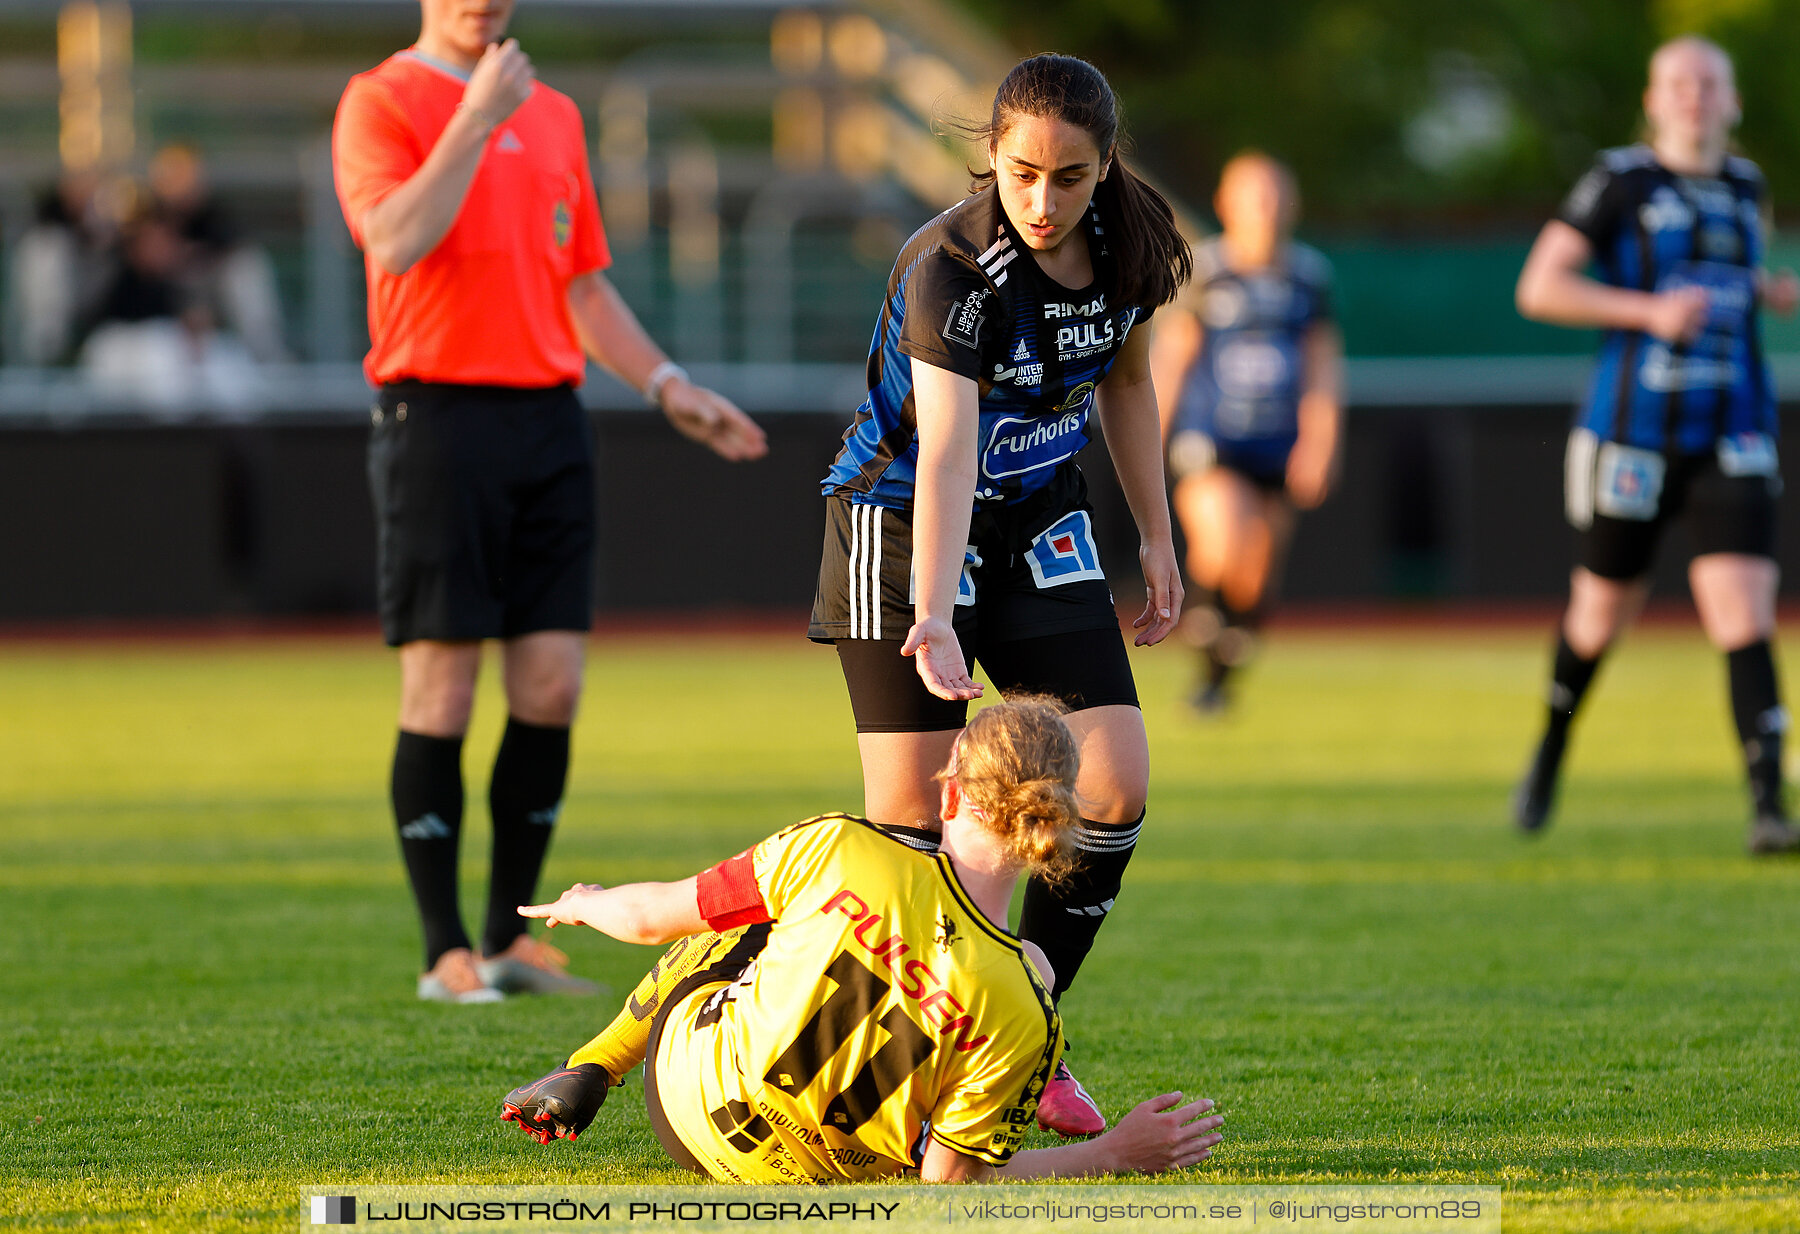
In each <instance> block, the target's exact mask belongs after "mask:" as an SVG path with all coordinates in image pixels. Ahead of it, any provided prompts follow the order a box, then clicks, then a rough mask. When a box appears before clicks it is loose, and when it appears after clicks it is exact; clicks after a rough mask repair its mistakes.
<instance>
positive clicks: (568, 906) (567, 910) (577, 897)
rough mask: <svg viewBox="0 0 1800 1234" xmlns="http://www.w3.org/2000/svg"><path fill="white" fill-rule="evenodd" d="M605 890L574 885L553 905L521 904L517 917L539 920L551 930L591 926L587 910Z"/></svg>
mask: <svg viewBox="0 0 1800 1234" xmlns="http://www.w3.org/2000/svg"><path fill="white" fill-rule="evenodd" d="M605 890H606V888H605V887H602V886H601V885H600V884H599V883H576V884H575V885H574V886H573V887H571V888H569V889H568V890H567V891H565V892H563V893H562V894H561V895H560V896H558V897H557V898H556V902H555V903H553V904H521V905H520V906H519V916H521V917H538V918H541V919H542V920H543V921H544V923H545V924H546V925H548V926H549V927H550V928H551V929H553V930H554V929H555V928H556V927H557V926H559V925H592V924H593V922H592V920H591V919H590V913H589V910H590V909H592V908H593V907H594V901H595V897H597V896H598V895H599V894H600V893H601V892H603V891H605ZM596 928H598V927H596Z"/></svg>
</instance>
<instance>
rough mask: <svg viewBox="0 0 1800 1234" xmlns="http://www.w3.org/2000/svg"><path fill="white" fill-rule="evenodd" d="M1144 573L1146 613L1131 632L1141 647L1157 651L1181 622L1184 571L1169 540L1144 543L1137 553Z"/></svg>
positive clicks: (1139, 615)
mask: <svg viewBox="0 0 1800 1234" xmlns="http://www.w3.org/2000/svg"><path fill="white" fill-rule="evenodd" d="M1138 564H1139V565H1140V566H1142V567H1143V570H1144V611H1143V612H1142V613H1140V614H1138V618H1137V620H1136V621H1134V622H1132V623H1131V628H1132V629H1134V630H1136V631H1137V632H1138V634H1137V638H1135V639H1133V640H1132V641H1133V642H1134V643H1136V644H1137V646H1139V647H1154V646H1156V644H1158V643H1160V642H1162V641H1163V640H1164V639H1165V638H1167V637H1169V631H1171V630H1173V629H1174V628H1175V623H1176V622H1178V621H1180V620H1181V600H1182V590H1181V567H1180V566H1178V565H1177V564H1176V563H1175V546H1174V544H1172V543H1171V542H1170V541H1168V540H1167V539H1164V540H1158V541H1154V542H1152V541H1145V542H1144V544H1143V545H1142V546H1141V547H1140V548H1139V549H1138Z"/></svg>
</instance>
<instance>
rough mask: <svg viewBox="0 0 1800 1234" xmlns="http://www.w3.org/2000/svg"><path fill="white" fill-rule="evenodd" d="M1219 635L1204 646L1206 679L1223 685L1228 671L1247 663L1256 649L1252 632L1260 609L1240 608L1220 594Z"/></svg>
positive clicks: (1228, 673) (1256, 626)
mask: <svg viewBox="0 0 1800 1234" xmlns="http://www.w3.org/2000/svg"><path fill="white" fill-rule="evenodd" d="M1215 603H1216V605H1217V608H1218V613H1219V622H1220V624H1219V634H1218V637H1217V638H1215V639H1213V641H1212V642H1210V643H1208V644H1207V645H1206V665H1207V668H1206V679H1207V681H1208V682H1209V683H1210V684H1212V685H1223V684H1224V682H1225V678H1227V677H1228V676H1230V675H1231V670H1232V669H1234V668H1239V667H1241V666H1243V665H1244V664H1245V663H1247V662H1248V661H1249V659H1250V656H1251V654H1252V653H1253V652H1254V650H1255V647H1256V631H1257V628H1258V627H1259V626H1261V625H1262V616H1263V614H1262V606H1261V605H1260V604H1258V605H1256V606H1255V607H1252V608H1248V609H1242V608H1238V607H1237V606H1236V605H1234V604H1232V603H1231V601H1229V600H1227V599H1225V597H1224V596H1223V595H1220V596H1219V597H1218V599H1217V601H1216V602H1215Z"/></svg>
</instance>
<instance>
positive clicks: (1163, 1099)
mask: <svg viewBox="0 0 1800 1234" xmlns="http://www.w3.org/2000/svg"><path fill="white" fill-rule="evenodd" d="M1212 1108H1213V1103H1212V1102H1211V1101H1210V1100H1208V1099H1207V1098H1205V1097H1202V1098H1200V1099H1199V1100H1198V1101H1190V1102H1189V1103H1188V1104H1186V1105H1182V1104H1181V1094H1180V1093H1163V1094H1162V1095H1161V1096H1159V1097H1152V1098H1150V1099H1149V1100H1148V1101H1141V1102H1139V1103H1138V1105H1137V1108H1136V1109H1134V1110H1132V1111H1131V1113H1129V1114H1127V1115H1126V1116H1125V1117H1124V1118H1121V1119H1120V1120H1119V1122H1118V1125H1116V1126H1115V1127H1114V1128H1113V1129H1112V1130H1111V1131H1109V1132H1107V1133H1106V1134H1105V1135H1104V1136H1102V1137H1100V1139H1101V1140H1102V1141H1105V1142H1106V1143H1107V1147H1108V1148H1109V1149H1110V1150H1111V1152H1110V1153H1109V1156H1111V1157H1112V1158H1113V1159H1114V1161H1115V1162H1116V1171H1117V1172H1119V1173H1124V1172H1127V1171H1131V1170H1136V1171H1138V1172H1140V1173H1143V1174H1160V1173H1162V1172H1163V1171H1164V1170H1179V1169H1182V1168H1183V1167H1185V1166H1190V1165H1196V1164H1198V1163H1199V1162H1202V1161H1205V1160H1206V1159H1207V1158H1208V1157H1210V1156H1212V1150H1213V1146H1214V1145H1215V1144H1217V1143H1218V1142H1219V1141H1220V1140H1223V1139H1224V1138H1225V1136H1224V1135H1223V1134H1222V1133H1221V1132H1220V1130H1219V1129H1220V1128H1221V1127H1223V1126H1224V1125H1225V1117H1224V1115H1222V1114H1209V1113H1208V1112H1209V1111H1210V1110H1211V1109H1212ZM1095 1142H1096V1143H1099V1142H1100V1141H1095Z"/></svg>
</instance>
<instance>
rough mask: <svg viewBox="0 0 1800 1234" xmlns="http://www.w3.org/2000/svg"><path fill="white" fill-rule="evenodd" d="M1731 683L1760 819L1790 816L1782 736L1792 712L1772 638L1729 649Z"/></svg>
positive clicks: (1733, 710)
mask: <svg viewBox="0 0 1800 1234" xmlns="http://www.w3.org/2000/svg"><path fill="white" fill-rule="evenodd" d="M1725 667H1726V673H1727V675H1728V677H1729V679H1730V681H1731V715H1732V718H1733V719H1734V720H1736V721H1737V731H1738V739H1739V740H1740V741H1742V742H1743V745H1744V770H1745V772H1746V773H1747V774H1748V776H1749V779H1750V801H1751V803H1752V804H1753V805H1754V806H1755V808H1756V816H1757V817H1758V818H1786V817H1787V809H1786V807H1785V805H1784V803H1783V802H1782V799H1781V798H1782V794H1781V745H1782V734H1784V733H1785V732H1787V710H1786V709H1785V708H1784V707H1782V705H1781V686H1780V684H1779V682H1778V681H1777V679H1776V676H1775V654H1774V651H1773V650H1772V649H1771V648H1770V646H1769V640H1768V639H1766V638H1765V639H1761V640H1759V641H1757V642H1754V643H1751V644H1750V645H1749V646H1748V647H1739V648H1738V649H1737V650H1736V651H1728V652H1726V653H1725Z"/></svg>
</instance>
